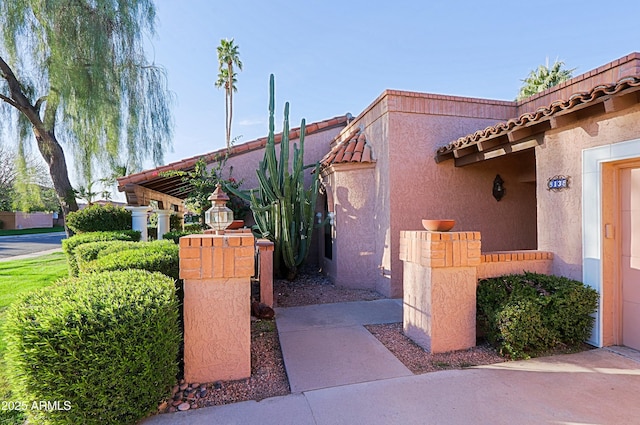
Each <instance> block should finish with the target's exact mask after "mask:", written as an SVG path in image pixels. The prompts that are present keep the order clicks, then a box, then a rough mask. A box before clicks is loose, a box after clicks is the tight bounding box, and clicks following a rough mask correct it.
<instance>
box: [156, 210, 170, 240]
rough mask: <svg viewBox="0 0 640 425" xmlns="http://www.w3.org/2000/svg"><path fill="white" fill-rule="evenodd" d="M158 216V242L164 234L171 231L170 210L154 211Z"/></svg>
mask: <svg viewBox="0 0 640 425" xmlns="http://www.w3.org/2000/svg"><path fill="white" fill-rule="evenodd" d="M155 212H156V214H158V240H160V239H162V236H164V234H165V233H169V232H170V231H171V220H170V218H171V213H172V212H173V211H171V210H156V211H155Z"/></svg>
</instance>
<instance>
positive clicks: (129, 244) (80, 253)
mask: <svg viewBox="0 0 640 425" xmlns="http://www.w3.org/2000/svg"><path fill="white" fill-rule="evenodd" d="M140 243H143V242H133V241H121V240H115V241H98V242H89V243H85V244H82V245H79V246H78V247H77V248H76V249H75V251H74V256H75V259H76V264H77V265H78V272H79V273H86V272H87V270H86V267H87V264H89V263H90V262H91V261H93V260H95V259H97V258H98V256H99V255H105V252H107V253H110V252H114V251H118V250H122V251H124V250H127V249H132V248H133V247H134V246H135V245H138V244H140Z"/></svg>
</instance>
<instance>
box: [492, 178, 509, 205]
mask: <svg viewBox="0 0 640 425" xmlns="http://www.w3.org/2000/svg"><path fill="white" fill-rule="evenodd" d="M506 191H507V190H506V189H505V188H504V180H502V178H501V177H500V174H496V178H495V179H493V197H494V198H496V201H498V202H500V200H501V199H502V197H503V196H504V195H505V193H506Z"/></svg>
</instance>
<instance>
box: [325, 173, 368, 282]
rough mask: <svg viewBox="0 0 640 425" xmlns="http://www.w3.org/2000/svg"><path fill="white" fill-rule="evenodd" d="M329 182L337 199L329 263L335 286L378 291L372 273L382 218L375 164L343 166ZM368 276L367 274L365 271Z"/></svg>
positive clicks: (327, 264)
mask: <svg viewBox="0 0 640 425" xmlns="http://www.w3.org/2000/svg"><path fill="white" fill-rule="evenodd" d="M336 170H337V171H336V172H334V173H333V174H331V176H330V180H329V181H328V182H327V184H328V185H330V187H331V188H335V190H334V195H333V202H334V212H335V214H336V215H335V223H334V227H333V231H334V234H335V239H334V241H333V255H332V260H328V259H327V260H325V261H326V267H327V268H328V269H329V270H328V271H329V272H330V275H332V276H333V277H334V279H333V280H334V283H335V284H336V285H340V286H348V287H351V288H359V289H376V281H375V279H372V278H371V271H372V270H376V267H377V262H376V260H375V254H376V239H375V233H374V228H376V227H377V225H378V223H377V220H378V214H377V210H376V208H375V207H374V205H375V203H376V198H375V191H374V190H373V188H372V182H373V181H374V180H375V177H374V176H375V168H374V164H340V165H337V166H336ZM363 270H367V271H368V273H365V274H363V273H362V271H363Z"/></svg>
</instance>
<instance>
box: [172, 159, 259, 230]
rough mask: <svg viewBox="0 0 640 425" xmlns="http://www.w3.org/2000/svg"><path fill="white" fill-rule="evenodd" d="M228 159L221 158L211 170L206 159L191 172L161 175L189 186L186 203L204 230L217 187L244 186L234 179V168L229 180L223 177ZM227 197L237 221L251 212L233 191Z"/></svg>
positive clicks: (228, 204) (198, 161) (231, 168)
mask: <svg viewBox="0 0 640 425" xmlns="http://www.w3.org/2000/svg"><path fill="white" fill-rule="evenodd" d="M227 158H228V155H225V156H224V157H222V158H219V159H218V160H217V161H216V163H215V165H214V166H213V167H212V168H211V169H208V166H207V163H206V161H205V160H204V158H200V159H198V160H197V161H196V163H195V165H194V168H193V170H191V171H183V170H174V171H165V172H163V173H161V175H162V176H165V177H174V176H179V177H181V180H182V181H183V182H185V183H188V186H187V187H186V188H185V189H184V190H185V192H187V194H188V195H187V197H186V198H185V200H184V203H185V206H186V207H187V209H188V210H190V211H193V212H195V213H196V214H197V215H198V216H199V217H200V225H201V226H202V228H203V229H206V228H207V225H206V223H205V221H204V213H205V211H207V210H208V209H209V208H211V201H210V200H209V196H211V193H213V191H214V190H216V185H217V184H218V183H221V184H222V185H223V186H224V187H225V188H226V189H227V190H228V189H229V188H232V189H236V190H239V188H240V185H241V184H242V181H237V180H236V179H235V178H233V176H232V174H233V167H229V176H228V177H227V178H224V177H223V170H224V167H225V165H226V163H227ZM227 195H228V196H229V201H227V207H228V208H229V209H231V210H232V211H233V218H234V219H236V220H242V219H244V217H245V215H246V213H247V212H248V211H249V205H248V204H247V203H246V202H245V201H243V200H242V199H241V198H240V197H239V196H237V195H236V194H235V193H232V192H231V191H227Z"/></svg>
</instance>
